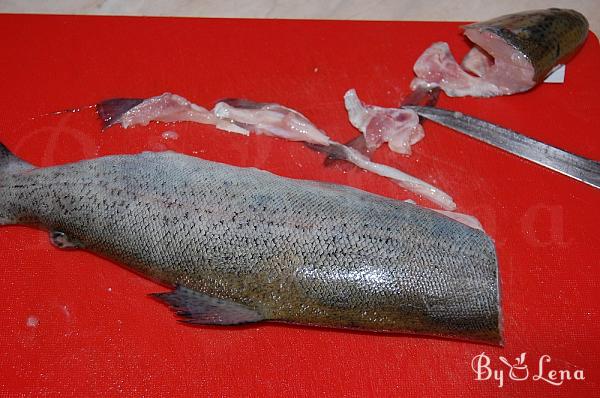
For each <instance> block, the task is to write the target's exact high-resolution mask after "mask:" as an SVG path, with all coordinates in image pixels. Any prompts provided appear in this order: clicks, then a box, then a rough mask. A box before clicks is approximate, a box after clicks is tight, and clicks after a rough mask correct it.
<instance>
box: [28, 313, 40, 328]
mask: <svg viewBox="0 0 600 398" xmlns="http://www.w3.org/2000/svg"><path fill="white" fill-rule="evenodd" d="M39 324H40V320H39V319H38V317H36V316H34V315H29V316H28V317H27V322H26V325H27V327H29V328H36V327H37V326H38V325H39Z"/></svg>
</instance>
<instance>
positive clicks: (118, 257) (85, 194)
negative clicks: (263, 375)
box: [0, 148, 500, 343]
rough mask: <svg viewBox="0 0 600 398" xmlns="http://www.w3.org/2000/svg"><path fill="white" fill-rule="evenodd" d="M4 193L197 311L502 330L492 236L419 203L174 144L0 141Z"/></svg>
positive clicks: (221, 316)
mask: <svg viewBox="0 0 600 398" xmlns="http://www.w3.org/2000/svg"><path fill="white" fill-rule="evenodd" d="M0 197H1V199H0V223H3V224H26V225H32V226H42V227H43V228H45V229H48V230H49V231H55V233H54V234H53V236H57V235H56V233H62V234H64V235H61V236H63V237H66V239H67V242H68V243H69V244H71V245H73V246H76V247H81V248H85V249H86V250H89V251H91V252H94V253H97V254H99V255H101V256H104V257H107V258H110V259H112V260H114V261H117V262H119V263H122V264H124V265H126V266H128V267H129V268H131V269H133V270H135V271H137V272H138V273H140V274H143V275H145V276H146V277H148V278H150V279H152V280H154V281H157V282H160V283H162V284H165V285H168V286H173V287H174V288H176V290H174V293H172V294H159V295H158V297H159V298H161V299H162V300H163V301H165V302H167V303H168V304H170V305H171V306H172V307H173V308H174V309H176V310H178V313H179V314H180V315H182V316H184V317H188V318H190V321H191V322H192V323H204V324H210V323H216V324H235V323H243V322H250V321H257V320H273V321H284V322H290V323H297V324H308V325H317V326H326V327H338V328H353V329H362V330H373V331H398V332H408V333H419V334H431V335H442V336H449V337H458V338H467V339H474V340H480V341H486V342H492V343H498V342H499V341H500V325H499V318H500V306H499V291H498V269H497V261H496V255H495V249H494V245H493V242H492V241H491V239H490V238H489V237H488V236H487V235H485V233H483V232H482V231H480V230H476V229H472V228H469V227H467V226H465V225H463V224H461V223H458V222H456V221H453V220H451V219H449V218H447V217H445V216H443V215H440V214H438V213H436V212H433V211H430V210H427V209H424V208H420V207H418V206H416V205H413V204H410V203H405V202H401V201H396V200H392V199H388V198H385V197H381V196H377V195H374V194H370V193H367V192H364V191H360V190H357V189H354V188H350V187H345V186H340V185H335V184H328V183H321V182H313V181H302V180H295V179H289V178H284V177H279V176H276V175H274V174H271V173H269V172H266V171H261V170H257V169H253V168H239V167H234V166H230V165H226V164H221V163H216V162H210V161H206V160H202V159H199V158H195V157H189V156H185V155H181V154H177V153H173V152H161V153H143V154H138V155H119V156H107V157H102V158H98V159H93V160H85V161H81V162H77V163H71V164H66V165H62V166H54V167H48V168H33V166H29V165H27V164H26V163H24V162H23V161H21V160H19V159H17V158H16V157H14V156H13V155H11V154H10V153H9V152H8V151H7V150H6V149H2V148H0ZM61 242H62V241H61ZM55 243H56V241H55ZM61 244H62V243H61Z"/></svg>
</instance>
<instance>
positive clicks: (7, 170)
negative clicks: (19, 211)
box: [0, 143, 34, 225]
mask: <svg viewBox="0 0 600 398" xmlns="http://www.w3.org/2000/svg"><path fill="white" fill-rule="evenodd" d="M32 168H34V167H33V166H32V165H30V164H29V163H27V162H25V161H24V160H22V159H19V158H18V157H16V156H15V155H14V154H13V153H12V152H11V151H10V150H9V149H8V148H7V147H5V146H4V145H3V144H2V143H0V225H8V224H14V223H15V222H16V217H15V215H14V213H13V211H12V210H11V209H12V208H13V206H12V205H11V202H10V201H9V198H10V195H9V192H7V190H8V189H9V188H8V184H7V181H8V179H10V178H11V177H12V176H14V175H15V173H18V172H20V171H23V170H30V169H32Z"/></svg>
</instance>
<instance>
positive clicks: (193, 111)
mask: <svg viewBox="0 0 600 398" xmlns="http://www.w3.org/2000/svg"><path fill="white" fill-rule="evenodd" d="M107 105H108V106H107ZM96 109H97V112H98V115H99V116H100V118H101V119H102V121H103V123H104V127H105V128H109V127H111V126H114V125H117V124H120V125H122V126H123V127H124V128H129V127H134V126H137V125H147V124H148V123H150V121H159V122H178V121H191V122H195V123H202V124H211V125H214V126H215V127H216V128H217V129H219V130H223V131H227V132H233V133H237V134H242V135H249V134H250V132H254V133H256V134H265V135H268V136H272V137H277V138H282V139H285V140H288V141H299V142H304V143H305V145H306V146H307V147H309V148H312V149H314V150H316V151H319V152H321V153H325V154H327V155H330V156H332V155H335V156H336V157H337V159H340V160H344V161H347V162H349V163H352V164H353V165H355V166H357V167H359V168H361V169H363V170H366V171H369V172H372V173H374V174H377V175H380V176H383V177H386V178H389V179H391V180H392V181H394V182H395V183H396V184H398V185H399V186H401V187H402V188H404V189H406V190H409V191H411V192H414V193H416V194H418V195H420V196H422V197H424V198H426V199H427V200H430V201H432V202H433V203H435V204H436V205H438V206H440V207H441V208H442V209H444V210H448V211H453V210H455V209H456V203H454V200H453V199H452V197H451V196H450V195H448V194H447V193H446V192H444V191H443V190H441V189H440V188H437V187H435V186H433V185H431V184H429V183H427V182H425V181H423V180H421V179H419V178H417V177H415V176H412V175H410V174H408V173H405V172H403V171H401V170H398V169H396V168H394V167H391V166H388V165H385V164H381V163H376V162H373V161H371V160H370V159H369V157H368V156H366V155H364V154H362V153H361V152H360V151H358V150H356V149H354V148H350V147H346V146H344V145H343V144H341V143H339V142H337V141H334V140H332V139H331V138H330V137H329V136H328V135H327V133H325V132H324V131H323V130H321V129H319V128H318V127H317V126H315V125H314V124H313V123H312V122H311V121H310V120H309V119H308V118H307V117H306V116H304V115H303V114H302V113H300V112H298V111H296V110H294V109H291V108H288V107H286V106H283V105H280V104H276V103H266V102H255V101H252V100H248V99H240V98H235V99H232V98H230V99H225V100H222V101H219V102H217V103H216V104H215V106H214V108H213V110H212V111H208V110H207V109H206V108H203V107H201V106H199V105H196V104H194V103H192V102H190V101H189V100H187V99H185V98H183V97H181V96H179V95H176V94H172V93H164V94H161V95H158V96H155V97H151V98H148V99H146V100H140V99H126V98H125V99H124V98H120V99H110V100H106V101H103V102H101V103H100V104H98V105H97V107H96ZM399 112H400V113H402V112H410V111H399ZM415 115H416V114H415ZM417 120H418V117H417Z"/></svg>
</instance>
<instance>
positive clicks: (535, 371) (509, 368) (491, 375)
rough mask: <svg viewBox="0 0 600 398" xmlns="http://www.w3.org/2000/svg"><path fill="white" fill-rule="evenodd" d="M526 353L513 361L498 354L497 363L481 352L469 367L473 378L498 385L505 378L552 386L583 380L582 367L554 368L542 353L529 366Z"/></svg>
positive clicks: (505, 379)
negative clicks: (473, 375)
mask: <svg viewBox="0 0 600 398" xmlns="http://www.w3.org/2000/svg"><path fill="white" fill-rule="evenodd" d="M526 356H527V354H526V353H524V352H523V353H521V355H519V356H518V357H516V358H515V360H514V362H511V361H509V360H508V359H506V358H505V357H503V356H499V357H498V360H499V363H496V364H492V360H491V359H490V357H489V356H487V355H486V354H485V352H482V353H481V354H479V355H475V356H474V357H473V359H472V360H471V369H473V372H475V380H478V381H483V380H494V381H496V382H497V383H498V387H503V386H504V385H505V383H506V381H507V380H512V381H515V382H519V381H524V380H530V379H531V380H533V381H536V382H544V383H548V384H551V385H553V386H557V387H558V386H561V385H562V384H563V383H564V382H565V381H567V380H577V381H581V380H585V375H584V374H583V369H575V370H572V369H556V368H555V367H553V366H552V364H551V362H552V358H550V355H546V354H544V355H542V356H540V357H539V358H538V359H537V361H536V365H537V367H536V368H534V367H531V368H530V367H529V366H528V365H527V363H526Z"/></svg>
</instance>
